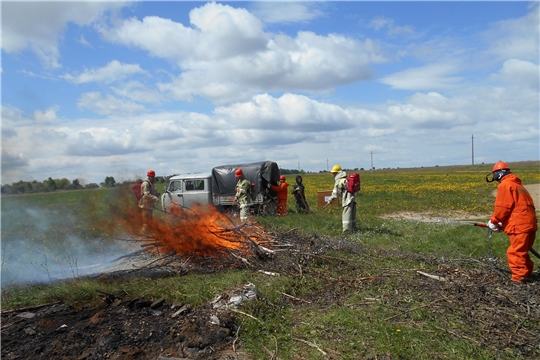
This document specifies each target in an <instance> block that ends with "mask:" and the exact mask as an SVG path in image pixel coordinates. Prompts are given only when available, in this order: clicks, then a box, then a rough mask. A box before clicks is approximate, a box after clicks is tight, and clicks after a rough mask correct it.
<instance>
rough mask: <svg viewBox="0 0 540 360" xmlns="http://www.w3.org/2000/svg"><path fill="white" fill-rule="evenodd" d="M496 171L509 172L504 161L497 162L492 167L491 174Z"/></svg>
mask: <svg viewBox="0 0 540 360" xmlns="http://www.w3.org/2000/svg"><path fill="white" fill-rule="evenodd" d="M497 170H510V168H509V167H508V165H507V164H506V163H505V162H504V161H499V162H497V163H496V164H495V165H494V166H493V170H491V172H492V173H494V172H495V171H497Z"/></svg>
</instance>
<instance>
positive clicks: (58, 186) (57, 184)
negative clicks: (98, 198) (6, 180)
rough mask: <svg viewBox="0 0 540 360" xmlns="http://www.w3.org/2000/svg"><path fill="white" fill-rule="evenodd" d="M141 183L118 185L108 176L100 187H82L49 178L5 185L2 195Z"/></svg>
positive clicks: (160, 180)
mask: <svg viewBox="0 0 540 360" xmlns="http://www.w3.org/2000/svg"><path fill="white" fill-rule="evenodd" d="M137 181H141V180H140V179H139V180H135V181H130V180H128V181H123V182H121V183H117V182H116V180H115V179H114V177H113V176H107V177H105V180H104V181H103V182H101V183H100V184H99V185H98V184H96V183H90V184H86V185H84V186H83V185H82V184H81V183H80V180H79V179H75V180H72V181H70V180H69V179H66V178H61V179H53V178H51V177H49V178H48V179H47V180H43V181H37V180H34V181H23V180H20V181H18V182H14V183H11V184H5V185H2V190H1V193H2V194H34V193H42V192H53V191H61V190H62V191H63V190H81V189H96V188H100V187H106V188H110V187H115V186H121V185H124V184H133V183H134V182H137ZM165 181H166V179H165V178H163V177H162V176H158V177H156V183H160V184H161V183H164V182H165Z"/></svg>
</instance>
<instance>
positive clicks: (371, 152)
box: [370, 151, 373, 171]
mask: <svg viewBox="0 0 540 360" xmlns="http://www.w3.org/2000/svg"><path fill="white" fill-rule="evenodd" d="M370 154H371V169H370V170H371V171H373V151H370Z"/></svg>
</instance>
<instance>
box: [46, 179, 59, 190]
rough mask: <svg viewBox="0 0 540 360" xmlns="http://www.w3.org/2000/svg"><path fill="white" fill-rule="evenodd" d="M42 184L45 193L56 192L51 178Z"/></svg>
mask: <svg viewBox="0 0 540 360" xmlns="http://www.w3.org/2000/svg"><path fill="white" fill-rule="evenodd" d="M43 184H44V185H45V191H56V183H55V182H54V180H53V179H52V178H51V177H49V179H48V180H45V181H44V182H43Z"/></svg>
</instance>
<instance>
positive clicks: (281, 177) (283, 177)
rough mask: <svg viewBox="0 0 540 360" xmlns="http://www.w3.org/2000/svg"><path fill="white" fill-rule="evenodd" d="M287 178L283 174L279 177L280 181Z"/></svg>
mask: <svg viewBox="0 0 540 360" xmlns="http://www.w3.org/2000/svg"><path fill="white" fill-rule="evenodd" d="M285 180H287V178H286V177H285V175H281V176H280V177H279V181H285Z"/></svg>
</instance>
